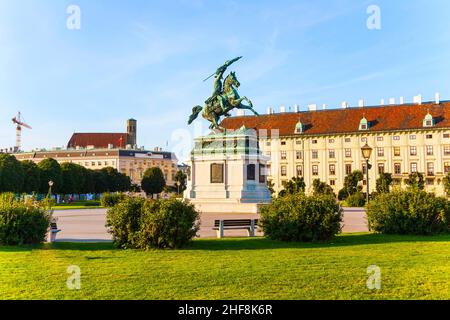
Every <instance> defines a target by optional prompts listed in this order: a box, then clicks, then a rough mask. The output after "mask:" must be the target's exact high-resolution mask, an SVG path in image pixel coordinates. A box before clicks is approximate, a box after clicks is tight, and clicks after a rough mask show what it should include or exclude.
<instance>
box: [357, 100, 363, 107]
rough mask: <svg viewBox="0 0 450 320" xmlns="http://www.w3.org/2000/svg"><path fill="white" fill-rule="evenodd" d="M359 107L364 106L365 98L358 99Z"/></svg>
mask: <svg viewBox="0 0 450 320" xmlns="http://www.w3.org/2000/svg"><path fill="white" fill-rule="evenodd" d="M358 107H360V108H364V99H360V100H359V101H358Z"/></svg>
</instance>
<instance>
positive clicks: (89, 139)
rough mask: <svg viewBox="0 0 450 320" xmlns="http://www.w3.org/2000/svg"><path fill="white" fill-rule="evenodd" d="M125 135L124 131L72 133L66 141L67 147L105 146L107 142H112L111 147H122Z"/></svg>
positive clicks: (125, 139)
mask: <svg viewBox="0 0 450 320" xmlns="http://www.w3.org/2000/svg"><path fill="white" fill-rule="evenodd" d="M127 136H128V135H127V134H126V133H74V134H73V135H72V138H70V140H69V142H68V143H67V148H76V147H82V148H86V147H87V146H94V147H95V148H107V147H108V145H109V144H112V145H113V148H124V147H125V146H126V144H127Z"/></svg>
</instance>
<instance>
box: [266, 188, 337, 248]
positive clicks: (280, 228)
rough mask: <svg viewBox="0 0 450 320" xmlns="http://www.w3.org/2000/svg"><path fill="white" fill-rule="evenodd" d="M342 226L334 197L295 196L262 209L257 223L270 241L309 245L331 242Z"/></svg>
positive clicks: (277, 200)
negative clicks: (311, 243)
mask: <svg viewBox="0 0 450 320" xmlns="http://www.w3.org/2000/svg"><path fill="white" fill-rule="evenodd" d="M341 222H342V208H341V207H340V206H339V204H338V203H337V202H336V199H335V197H334V196H330V195H322V196H314V197H308V196H305V195H302V194H295V195H287V196H285V197H279V198H277V199H275V200H274V201H273V202H272V203H271V204H269V205H266V206H263V207H262V208H261V219H260V222H259V223H260V226H261V227H262V228H263V230H264V234H265V236H266V237H268V238H269V239H273V240H282V241H304V242H311V241H327V240H331V239H333V238H334V236H335V235H336V234H338V233H339V232H340V231H341Z"/></svg>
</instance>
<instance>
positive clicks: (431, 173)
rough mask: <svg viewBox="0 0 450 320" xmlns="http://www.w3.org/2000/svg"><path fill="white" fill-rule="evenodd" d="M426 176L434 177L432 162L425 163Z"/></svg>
mask: <svg viewBox="0 0 450 320" xmlns="http://www.w3.org/2000/svg"><path fill="white" fill-rule="evenodd" d="M427 175H428V176H434V162H427Z"/></svg>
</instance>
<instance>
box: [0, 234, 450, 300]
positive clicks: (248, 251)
mask: <svg viewBox="0 0 450 320" xmlns="http://www.w3.org/2000/svg"><path fill="white" fill-rule="evenodd" d="M372 264H375V265H377V266H379V267H380V268H381V272H382V275H381V276H382V289H381V290H378V291H371V290H369V289H367V288H366V280H367V277H368V275H367V267H368V266H369V265H372ZM69 265H78V266H79V267H80V268H81V273H82V275H81V290H79V291H73V290H69V289H67V287H66V280H67V277H68V276H69V275H68V274H67V273H66V269H67V267H68V266H69ZM0 298H2V299H450V235H444V236H434V237H412V236H383V235H374V234H347V235H341V236H339V237H338V238H337V239H336V240H335V241H334V242H333V243H331V244H298V243H282V242H277V241H270V240H266V239H263V238H256V239H248V238H247V239H225V240H196V241H194V243H193V245H192V246H191V247H189V248H186V249H183V250H165V251H137V250H116V249H114V248H113V246H112V244H110V243H96V244H73V243H56V244H53V245H49V244H46V245H42V246H38V247H0Z"/></svg>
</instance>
